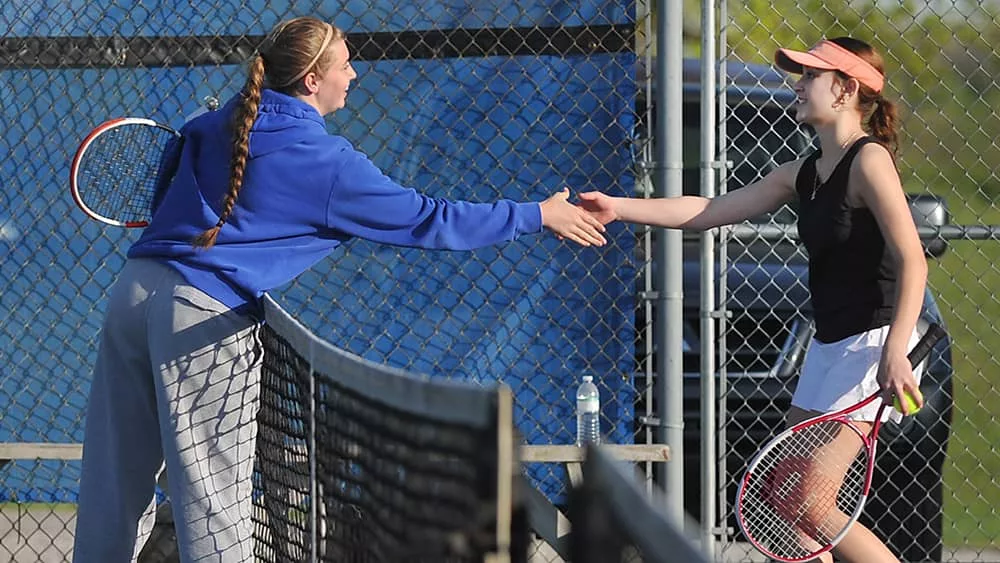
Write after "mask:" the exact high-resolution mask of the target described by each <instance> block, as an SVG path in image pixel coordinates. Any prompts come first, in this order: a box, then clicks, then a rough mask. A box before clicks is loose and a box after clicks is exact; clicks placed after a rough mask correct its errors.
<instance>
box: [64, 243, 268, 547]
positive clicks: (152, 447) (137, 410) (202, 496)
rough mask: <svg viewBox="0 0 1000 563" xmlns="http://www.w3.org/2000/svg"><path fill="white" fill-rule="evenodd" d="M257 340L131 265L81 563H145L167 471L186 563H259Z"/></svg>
mask: <svg viewBox="0 0 1000 563" xmlns="http://www.w3.org/2000/svg"><path fill="white" fill-rule="evenodd" d="M258 330H259V324H258V323H257V322H256V321H255V320H254V319H252V318H250V317H248V316H244V315H240V314H237V313H235V312H233V311H232V310H229V309H228V308H227V307H225V306H224V305H222V304H221V303H219V302H218V301H216V300H214V299H212V298H211V297H209V296H208V295H206V294H204V293H202V292H201V291H199V290H197V289H195V288H193V287H191V286H189V285H187V284H186V282H185V281H184V279H183V278H181V277H180V276H179V275H178V274H177V273H176V272H174V271H173V270H172V269H170V268H169V267H167V266H165V265H162V264H159V263H158V262H154V261H151V260H136V259H130V260H128V261H127V262H126V265H125V268H124V270H123V272H122V274H121V276H120V278H119V280H118V282H117V283H116V284H115V286H114V289H113V290H112V292H111V296H110V301H109V303H108V309H107V318H106V320H105V323H104V328H103V331H102V334H101V340H100V350H99V352H98V355H97V363H96V366H95V368H94V380H93V384H92V385H91V390H90V399H89V403H88V405H87V420H86V430H85V435H84V444H83V471H82V475H81V479H80V504H79V512H78V517H77V526H76V545H75V547H74V552H73V560H74V561H75V562H77V563H119V562H121V563H125V562H127V561H135V559H136V557H137V556H138V553H139V551H140V550H141V549H142V546H143V544H144V543H145V541H146V539H147V538H148V537H149V533H150V531H151V530H152V526H153V520H154V508H155V504H154V493H155V486H156V480H157V477H158V475H159V474H160V472H161V471H162V470H163V468H164V466H165V467H166V471H167V473H168V475H169V485H168V489H169V490H168V494H169V496H170V500H171V504H172V508H173V515H174V523H175V526H176V530H177V542H178V546H179V548H180V554H181V561H182V562H191V561H197V562H213V563H214V562H219V563H228V562H234V563H235V562H240V563H242V562H245V561H249V560H251V559H252V556H253V554H252V548H253V542H252V537H251V534H252V522H251V519H250V518H251V508H252V501H251V481H250V477H251V471H252V466H253V454H254V439H255V436H256V422H255V418H256V414H257V408H258V395H259V380H260V360H261V348H260V341H259V338H258V336H259V335H258Z"/></svg>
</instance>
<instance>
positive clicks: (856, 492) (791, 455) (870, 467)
mask: <svg viewBox="0 0 1000 563" xmlns="http://www.w3.org/2000/svg"><path fill="white" fill-rule="evenodd" d="M944 334H945V332H944V329H943V328H941V326H940V325H937V324H932V325H931V326H930V327H929V328H928V329H927V332H925V333H924V335H923V337H921V339H920V341H919V342H917V344H916V345H915V346H914V347H913V350H911V351H910V353H909V354H908V359H909V360H910V364H911V365H912V366H914V367H915V366H917V365H918V364H920V362H921V361H923V360H924V358H926V357H927V354H928V353H930V351H931V348H933V347H934V345H935V344H936V343H937V341H938V340H940V339H941V338H942V337H943V336H944ZM881 396H882V392H881V391H880V392H878V393H875V394H874V395H872V396H870V397H868V398H867V399H865V400H863V401H861V402H860V403H857V404H856V405H853V406H851V407H848V408H846V409H844V410H841V411H838V412H834V413H829V414H823V415H820V416H817V417H814V418H811V419H809V420H806V421H803V422H801V423H799V424H796V425H795V426H792V427H791V428H789V429H787V430H785V431H784V432H782V433H781V434H778V435H777V436H775V437H774V438H773V439H772V440H771V441H770V442H768V443H767V444H766V445H765V446H764V447H763V448H762V449H761V450H760V452H758V453H757V455H756V456H754V458H753V460H751V462H750V465H749V467H748V468H747V471H746V474H745V475H744V476H743V480H742V481H741V482H740V488H739V492H738V494H737V498H736V520H737V522H738V523H739V526H740V529H741V530H742V531H743V533H744V534H745V535H746V537H747V539H748V540H749V541H750V543H751V544H753V546H754V547H755V548H757V550H759V551H760V552H761V553H763V554H764V555H767V556H768V557H770V558H772V559H775V560H778V561H785V562H797V561H809V560H811V559H814V558H815V557H816V556H818V555H821V554H823V553H826V552H827V551H830V550H831V549H833V547H834V546H835V545H837V543H838V542H839V541H840V540H841V539H843V537H844V536H845V535H846V534H847V531H848V530H849V529H850V527H851V526H852V525H853V524H854V522H856V521H857V519H858V517H859V516H860V515H861V510H862V509H863V508H864V505H865V500H866V499H867V496H868V491H869V489H870V487H871V482H872V473H873V472H874V469H875V445H876V439H877V437H878V432H879V428H880V427H881V420H882V414H883V411H885V409H886V408H887V407H889V408H892V407H890V406H889V401H884V400H883V401H882V403H881V405H880V406H879V409H878V414H877V415H876V416H875V422H874V423H873V424H872V428H871V431H870V432H869V433H868V435H867V436H866V435H865V434H864V433H863V432H862V431H861V429H859V428H858V427H857V426H856V425H855V424H854V423H853V422H852V421H851V420H850V419H849V418H848V415H849V414H851V413H852V412H854V411H857V410H859V409H861V408H864V407H865V406H867V405H869V404H871V403H872V402H874V401H877V400H879V398H880V397H881ZM854 452H857V453H854Z"/></svg>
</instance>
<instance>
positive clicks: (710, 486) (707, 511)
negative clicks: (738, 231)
mask: <svg viewBox="0 0 1000 563" xmlns="http://www.w3.org/2000/svg"><path fill="white" fill-rule="evenodd" d="M701 6H702V10H701V30H702V31H701V99H700V102H701V121H700V127H699V130H700V132H701V149H700V151H699V152H700V154H701V195H703V196H705V197H715V166H716V163H717V162H718V160H719V159H718V158H717V157H716V150H715V138H716V137H715V127H716V123H715V35H714V30H715V2H713V1H709V0H705V1H703V2H702V3H701ZM715 315H716V303H715V231H714V230H712V231H706V232H704V233H702V236H701V349H700V355H701V479H702V482H701V545H702V549H703V550H704V551H705V554H706V555H708V556H709V558H710V559H711V558H714V555H715V520H716V516H715V499H716V490H715V489H716V478H715V476H716V471H717V467H716V465H717V463H716V456H717V454H716V447H715V440H716V433H715V425H716V421H715V400H716V397H715Z"/></svg>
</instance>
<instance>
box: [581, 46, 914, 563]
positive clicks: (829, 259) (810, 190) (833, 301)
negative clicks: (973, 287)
mask: <svg viewBox="0 0 1000 563" xmlns="http://www.w3.org/2000/svg"><path fill="white" fill-rule="evenodd" d="M775 63H776V64H777V65H778V67H780V68H782V69H783V70H786V71H788V72H791V73H794V74H798V75H801V76H800V77H799V79H798V80H797V81H796V82H795V85H794V89H795V93H796V96H797V101H796V104H795V117H796V119H797V120H798V121H799V122H800V123H803V124H806V125H808V126H810V127H811V128H812V129H813V130H814V131H815V132H816V137H817V139H818V141H819V146H820V150H817V151H815V152H813V153H812V154H810V155H808V156H806V157H804V158H800V159H798V160H795V161H792V162H787V163H785V164H782V165H781V166H779V167H778V168H776V169H774V170H773V171H771V172H770V173H768V174H767V175H766V176H765V177H764V178H762V179H761V180H760V181H758V182H754V183H752V184H750V185H747V186H744V187H742V188H739V189H737V190H733V191H731V192H728V193H726V194H725V195H722V196H719V197H715V198H704V197H693V196H683V197H677V198H659V199H631V198H618V197H610V196H607V195H605V194H602V193H600V192H590V193H583V194H580V199H581V205H582V206H583V207H584V208H585V209H587V210H589V211H590V212H592V213H594V215H595V216H596V217H598V218H600V219H601V220H602V221H604V222H610V221H614V220H618V221H626V222H630V223H641V224H647V225H655V226H659V227H667V228H672V229H691V230H707V229H712V228H715V227H718V226H721V225H728V224H732V223H738V222H741V221H745V220H747V219H750V218H753V217H757V216H759V215H762V214H764V213H766V212H769V211H774V210H776V209H778V208H780V207H781V206H782V205H784V204H786V203H791V202H795V203H796V204H797V207H798V231H799V238H800V240H801V242H802V243H803V244H804V245H805V248H806V250H807V252H808V254H809V290H810V297H811V301H812V314H813V320H814V321H815V326H816V333H815V336H814V338H813V340H812V342H811V343H810V345H809V349H808V351H807V353H806V358H805V360H804V363H803V366H802V369H801V373H800V375H799V379H798V383H797V385H796V388H795V393H794V395H793V397H792V406H791V409H790V411H789V413H788V415H787V417H786V423H787V424H788V425H794V424H797V423H798V422H801V421H803V420H805V419H807V418H810V417H812V416H816V415H818V414H820V413H826V412H833V411H838V410H841V409H844V408H847V407H848V406H851V405H854V404H856V403H858V402H860V401H861V400H862V399H864V398H866V397H868V396H870V395H871V394H873V393H875V392H877V391H880V390H881V391H882V393H883V394H884V395H885V397H887V398H892V397H893V396H897V397H901V396H903V395H904V394H908V395H910V396H914V397H916V398H917V401H916V402H917V404H918V408H919V407H920V406H923V399H922V398H920V394H919V392H918V388H917V387H918V383H919V377H920V372H919V371H917V372H914V371H913V370H912V369H911V366H910V362H909V361H908V360H907V358H906V354H907V352H908V351H909V349H910V348H911V347H912V346H913V345H914V344H915V343H916V341H917V340H918V338H917V333H916V326H917V320H918V318H919V316H920V311H921V307H922V305H923V300H924V291H925V286H926V283H927V261H926V258H925V256H924V251H923V247H922V246H921V244H920V238H919V236H918V234H917V229H916V225H915V224H914V222H913V217H912V215H911V214H910V209H909V205H908V204H907V201H906V195H905V193H904V192H903V186H902V184H901V182H900V178H899V173H898V172H897V170H896V158H895V154H896V149H897V147H898V139H899V133H898V127H899V121H898V118H897V112H896V107H895V104H893V103H892V102H891V101H890V100H888V99H886V98H885V97H884V96H883V94H882V90H883V87H884V85H885V73H884V65H883V59H882V56H881V55H880V54H879V53H878V52H877V51H876V50H875V49H873V48H872V47H871V46H870V45H868V44H867V43H865V42H864V41H861V40H858V39H855V38H851V37H838V38H836V39H829V40H823V41H820V42H819V43H817V44H816V45H815V46H813V47H812V48H811V49H809V51H808V52H802V51H793V50H790V49H779V50H778V52H777V53H776V54H775ZM877 407H878V405H875V404H873V405H871V406H870V408H866V409H861V410H860V411H856V412H855V413H854V417H855V418H856V419H857V421H858V422H857V426H858V427H859V428H861V429H862V432H863V433H867V432H868V428H870V425H871V423H872V422H873V421H874V418H875V415H876V409H877ZM907 408H908V407H907ZM889 416H891V417H892V418H893V419H894V420H899V418H900V414H899V413H895V412H894V413H892V414H890V415H889ZM849 444H850V446H847V447H843V446H842V445H841V443H840V442H838V441H837V440H835V439H834V440H832V441H831V443H830V444H827V445H825V446H824V449H825V450H826V452H825V453H826V454H828V455H827V457H826V458H825V459H824V464H823V465H824V467H819V466H815V467H810V468H808V469H807V471H806V473H807V474H806V475H803V476H802V477H801V481H800V482H801V483H809V482H822V481H821V480H823V479H829V476H830V475H833V474H835V473H836V472H837V471H840V470H844V471H846V467H847V465H848V464H849V462H850V460H852V459H854V456H855V454H856V453H857V451H856V449H855V448H854V447H853V446H854V442H853V441H849ZM840 476H841V477H840V478H842V476H843V472H842V471H841V473H840ZM838 486H839V485H838ZM798 493H800V494H808V491H804V490H801V489H799V490H798ZM790 505H792V506H798V505H799V503H795V502H793V503H790ZM846 518H847V516H846V515H845V514H843V512H841V511H839V510H833V511H829V513H828V514H823V515H819V514H811V513H808V512H807V514H806V515H805V519H804V522H805V524H806V527H807V528H810V529H812V530H817V529H836V530H839V529H841V528H842V524H843V523H844V522H845V521H846ZM838 526H840V527H838ZM799 540H800V541H802V542H803V543H804V544H807V547H809V548H810V549H816V548H818V547H819V546H818V545H815V543H814V542H813V543H810V542H811V541H812V540H811V539H809V538H808V536H807V533H806V532H805V531H804V530H803V533H802V537H801V538H799ZM833 551H834V553H835V554H836V555H837V557H838V558H839V560H841V561H849V562H854V563H896V562H897V561H898V559H897V558H896V556H895V555H894V554H893V553H892V552H891V551H890V550H889V549H888V548H887V547H886V545H885V544H884V543H883V542H882V541H881V540H880V539H879V538H877V537H876V536H875V535H874V534H873V533H872V532H871V530H869V529H868V528H866V527H865V526H864V525H862V524H860V523H859V524H855V525H854V526H852V527H851V530H850V532H849V533H848V534H847V535H846V536H845V537H844V539H843V540H842V541H841V542H840V543H839V544H838V545H837V546H836V547H835V548H834V550H833ZM817 561H820V562H821V563H832V561H833V555H832V554H830V553H824V554H822V556H820V557H819V558H818V559H817Z"/></svg>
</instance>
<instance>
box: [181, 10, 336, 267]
mask: <svg viewBox="0 0 1000 563" xmlns="http://www.w3.org/2000/svg"><path fill="white" fill-rule="evenodd" d="M345 38H346V35H345V34H344V32H343V31H342V30H340V29H339V28H337V27H335V26H332V25H330V24H328V23H326V22H324V21H322V20H319V19H316V18H311V17H301V18H294V19H290V20H287V21H284V22H281V23H279V24H278V25H276V26H275V27H274V29H273V30H271V33H269V34H268V36H267V38H266V39H264V42H263V43H262V44H261V46H260V48H259V49H258V50H257V55H256V56H254V58H253V59H252V60H251V61H250V67H249V69H248V70H247V81H246V84H245V85H244V86H243V90H242V92H240V95H241V96H242V100H241V102H240V104H239V105H237V107H236V111H235V112H234V113H233V123H232V132H233V156H232V160H230V162H229V169H230V174H229V190H228V191H227V192H226V198H225V200H224V202H223V206H222V212H221V213H220V214H219V222H218V223H216V224H215V226H214V227H212V228H210V229H208V230H206V231H205V232H203V233H201V234H200V235H198V236H197V237H195V239H194V240H193V241H192V243H191V244H193V245H194V246H196V247H200V248H211V247H212V246H214V245H215V241H216V239H217V238H218V237H219V231H220V230H222V225H224V224H225V223H226V221H227V220H228V219H229V215H230V214H231V213H232V212H233V207H234V206H235V205H236V198H237V197H238V196H239V193H240V188H242V187H243V175H244V172H245V171H246V165H247V159H248V158H249V155H250V128H251V127H252V126H253V123H254V121H255V120H256V119H257V110H258V108H259V107H260V96H261V90H262V89H263V88H264V87H265V86H266V87H268V88H273V89H275V90H278V91H281V92H286V93H287V92H289V91H292V90H294V89H295V88H297V87H298V82H299V81H300V80H301V79H302V77H304V76H305V75H306V74H308V73H309V72H310V71H322V70H325V69H327V68H329V66H330V64H331V63H332V62H333V61H332V58H333V51H332V50H331V49H329V46H330V44H331V43H333V42H334V41H341V40H344V39H345Z"/></svg>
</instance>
